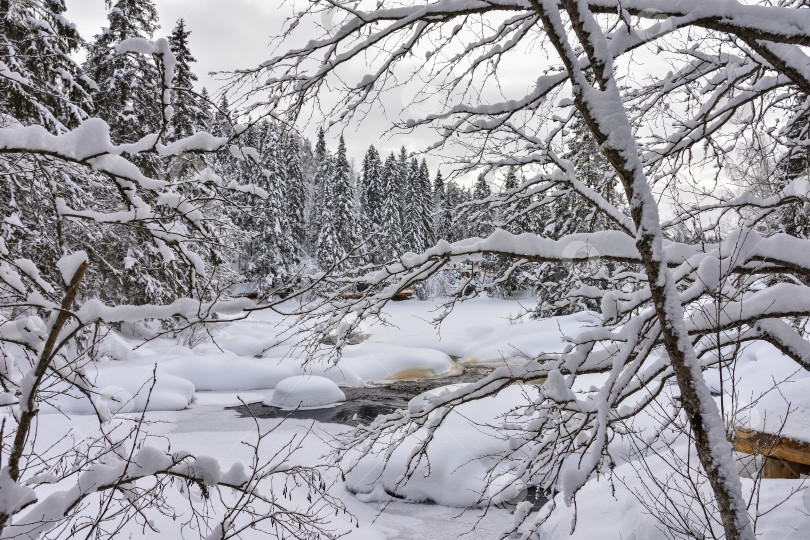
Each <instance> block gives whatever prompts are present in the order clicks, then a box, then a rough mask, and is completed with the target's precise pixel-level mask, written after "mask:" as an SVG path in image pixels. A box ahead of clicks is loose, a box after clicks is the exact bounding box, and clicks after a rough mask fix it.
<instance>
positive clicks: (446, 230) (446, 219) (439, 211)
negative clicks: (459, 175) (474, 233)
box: [433, 171, 453, 240]
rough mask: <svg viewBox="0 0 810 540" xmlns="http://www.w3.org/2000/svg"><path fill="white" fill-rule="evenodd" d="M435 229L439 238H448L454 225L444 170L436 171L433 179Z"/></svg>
mask: <svg viewBox="0 0 810 540" xmlns="http://www.w3.org/2000/svg"><path fill="white" fill-rule="evenodd" d="M433 208H434V214H433V215H434V219H433V223H434V230H435V234H436V239H437V240H448V239H449V238H450V230H451V229H452V227H453V212H452V209H451V208H450V206H449V204H448V201H447V187H446V186H445V183H444V177H443V176H442V171H438V172H436V179H435V180H434V181H433Z"/></svg>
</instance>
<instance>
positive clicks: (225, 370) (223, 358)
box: [158, 354, 297, 392]
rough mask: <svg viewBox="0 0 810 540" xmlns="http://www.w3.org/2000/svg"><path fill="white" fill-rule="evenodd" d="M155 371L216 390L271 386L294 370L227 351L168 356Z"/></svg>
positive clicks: (294, 372) (204, 389)
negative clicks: (211, 353) (224, 352)
mask: <svg viewBox="0 0 810 540" xmlns="http://www.w3.org/2000/svg"><path fill="white" fill-rule="evenodd" d="M158 371H159V372H165V373H169V374H171V375H176V376H178V377H182V378H184V379H188V380H189V381H191V382H193V383H194V386H195V387H196V388H197V390H203V391H215V392H224V391H238V390H261V389H265V388H273V387H274V386H276V384H278V383H279V382H281V381H282V380H284V379H286V378H287V377H290V376H292V375H295V374H296V372H297V370H296V369H294V368H293V367H292V366H289V365H283V364H277V363H275V362H272V361H269V360H260V359H254V358H240V357H238V356H234V355H227V354H218V355H216V356H214V355H211V356H208V355H202V354H189V355H187V356H179V357H175V358H170V359H167V360H163V361H161V362H160V363H159V364H158Z"/></svg>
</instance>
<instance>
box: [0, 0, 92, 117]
mask: <svg viewBox="0 0 810 540" xmlns="http://www.w3.org/2000/svg"><path fill="white" fill-rule="evenodd" d="M65 10H66V8H65V4H64V0H40V1H35V0H16V1H10V0H0V72H2V75H0V111H2V113H4V114H7V115H10V116H12V117H13V118H14V119H15V120H16V121H18V122H20V123H21V124H23V125H31V124H36V125H41V126H44V127H45V128H46V129H48V130H50V131H51V132H53V133H61V132H65V131H67V130H68V129H70V128H73V127H75V126H76V125H78V124H79V123H80V122H82V121H83V120H84V119H86V118H87V116H88V111H89V110H90V109H92V100H91V98H90V94H89V89H90V87H91V86H92V83H91V81H89V79H88V78H87V77H86V76H85V74H84V72H83V70H82V69H81V67H80V66H79V65H78V64H77V63H76V62H75V61H74V60H73V58H72V56H71V55H73V54H75V53H76V52H78V50H79V49H80V47H81V46H82V40H81V37H80V36H79V34H78V32H77V31H76V27H75V26H74V25H73V24H71V23H70V21H68V20H67V19H66V18H65V17H64V12H65Z"/></svg>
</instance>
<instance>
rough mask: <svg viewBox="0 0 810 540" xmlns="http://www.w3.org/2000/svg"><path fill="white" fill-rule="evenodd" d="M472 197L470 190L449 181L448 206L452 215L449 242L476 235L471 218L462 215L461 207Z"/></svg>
mask: <svg viewBox="0 0 810 540" xmlns="http://www.w3.org/2000/svg"><path fill="white" fill-rule="evenodd" d="M470 199H471V196H470V192H469V191H468V190H466V189H464V188H463V187H461V186H459V185H458V184H456V183H455V182H452V181H451V182H449V183H447V198H446V201H447V208H448V210H449V212H448V213H449V215H450V216H451V220H450V227H449V229H448V238H447V240H448V241H449V242H456V241H458V240H463V239H464V238H469V237H470V236H474V235H473V232H472V227H471V226H470V224H469V220H468V219H467V218H466V216H465V215H462V213H461V211H460V209H459V207H460V206H461V205H463V204H465V203H467V202H469V201H470Z"/></svg>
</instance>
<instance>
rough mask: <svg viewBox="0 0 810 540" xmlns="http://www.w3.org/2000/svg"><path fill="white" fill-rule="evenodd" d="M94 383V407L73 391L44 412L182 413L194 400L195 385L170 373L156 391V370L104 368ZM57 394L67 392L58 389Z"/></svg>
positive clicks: (100, 367)
mask: <svg viewBox="0 0 810 540" xmlns="http://www.w3.org/2000/svg"><path fill="white" fill-rule="evenodd" d="M90 379H91V380H94V381H95V395H94V398H93V402H92V403H91V402H90V400H88V398H87V397H85V396H83V395H81V394H79V393H78V392H76V391H75V390H71V391H70V392H69V393H66V394H62V395H59V396H56V397H55V398H54V399H53V400H50V401H49V402H48V404H47V405H46V406H44V407H43V408H42V411H43V412H55V411H57V410H58V411H61V412H64V413H77V414H95V411H94V407H93V405H95V408H96V409H98V410H99V412H100V413H101V414H102V415H103V416H114V415H116V414H119V413H128V412H142V411H143V410H144V409H147V410H149V411H178V410H181V409H185V408H186V407H188V406H189V404H190V403H191V401H192V399H193V398H194V385H193V384H192V383H191V382H190V381H188V380H186V379H183V378H180V377H175V376H174V375H170V374H168V373H160V372H158V375H157V379H156V381H155V383H154V387H152V370H151V369H148V368H147V367H146V366H142V367H128V366H126V365H118V363H117V362H116V363H112V362H111V363H106V364H100V365H98V367H97V373H96V374H95V375H90ZM60 384H61V383H60ZM150 388H151V395H150ZM55 390H57V391H58V390H66V389H65V388H59V385H57V388H55ZM147 402H148V408H147Z"/></svg>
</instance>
